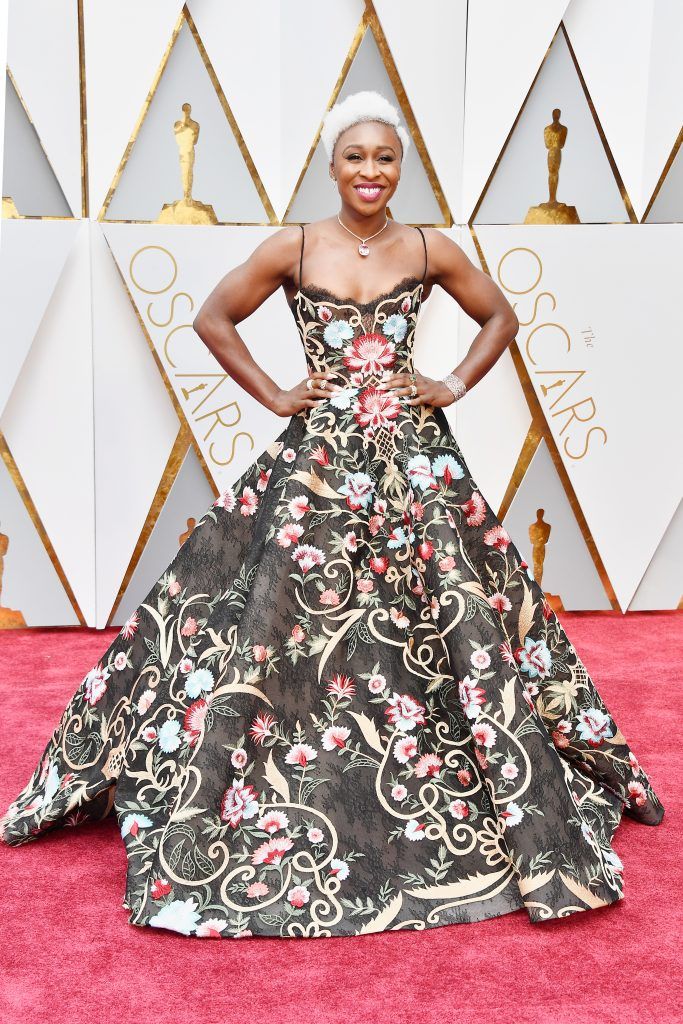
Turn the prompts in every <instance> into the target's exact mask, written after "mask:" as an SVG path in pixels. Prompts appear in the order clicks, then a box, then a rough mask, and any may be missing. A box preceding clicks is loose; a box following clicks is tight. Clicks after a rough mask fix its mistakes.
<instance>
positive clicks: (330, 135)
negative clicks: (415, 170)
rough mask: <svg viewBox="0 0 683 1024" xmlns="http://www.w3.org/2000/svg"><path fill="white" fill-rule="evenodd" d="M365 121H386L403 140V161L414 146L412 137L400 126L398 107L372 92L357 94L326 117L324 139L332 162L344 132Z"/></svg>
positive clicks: (324, 119)
mask: <svg viewBox="0 0 683 1024" xmlns="http://www.w3.org/2000/svg"><path fill="white" fill-rule="evenodd" d="M361 121H382V122H383V123H384V124H389V125H391V127H392V128H394V129H395V131H396V134H397V135H398V137H399V139H400V141H401V148H402V151H403V152H402V157H401V159H402V160H403V158H404V157H405V155H406V153H407V152H408V147H409V146H410V136H409V135H408V132H407V131H406V130H405V128H404V127H403V125H401V124H399V116H398V110H397V109H396V107H395V106H394V105H393V104H392V103H390V102H389V100H388V99H387V98H386V97H385V96H382V94H381V93H379V92H374V91H373V90H372V89H366V90H364V91H363V92H354V93H352V94H351V95H350V96H347V97H346V99H345V100H342V101H341V102H340V103H335V105H334V106H333V107H332V108H331V109H330V110H328V111H327V113H326V115H325V117H324V118H323V126H322V132H321V137H322V140H323V145H324V147H325V150H326V151H327V156H328V159H329V160H332V157H333V155H334V146H335V143H336V141H337V139H338V138H339V136H340V135H341V133H342V132H344V131H346V129H347V128H350V127H351V126H352V125H354V124H358V123H359V122H361Z"/></svg>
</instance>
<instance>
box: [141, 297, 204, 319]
mask: <svg viewBox="0 0 683 1024" xmlns="http://www.w3.org/2000/svg"><path fill="white" fill-rule="evenodd" d="M180 298H185V299H187V301H188V302H189V303H190V309H189V312H190V313H191V312H192V310H193V309H194V302H193V301H192V296H191V295H188V294H187V292H176V293H175V295H174V296H173V298H172V299H171V313H170V316H169V318H168V320H165V321H163V322H160V321H158V320H155V319H154V317H153V316H152V305H153V303H151V302H150V304H149V305H148V307H147V316H148V318H149V319H150V320H151V322H152V323H153V324H154V326H155V327H168V325H169V324H170V322H171V320H172V319H173V317H174V315H175V300H176V299H180Z"/></svg>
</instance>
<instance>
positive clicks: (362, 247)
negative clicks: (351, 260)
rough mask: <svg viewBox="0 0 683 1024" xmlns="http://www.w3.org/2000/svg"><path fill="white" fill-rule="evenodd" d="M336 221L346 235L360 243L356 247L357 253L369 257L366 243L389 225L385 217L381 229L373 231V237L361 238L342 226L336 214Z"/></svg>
mask: <svg viewBox="0 0 683 1024" xmlns="http://www.w3.org/2000/svg"><path fill="white" fill-rule="evenodd" d="M337 220H338V221H339V223H340V224H341V226H342V227H343V228H344V231H348V233H349V234H350V235H353V237H354V238H357V239H358V240H359V241H360V245H359V246H358V252H359V253H360V254H361V256H369V255H370V246H369V245H366V242H369V241H370V239H371V238H374V237H375V235H378V234H379V233H380V231H384V229H385V227H386V226H387V224H388V223H389V218H388V217H387V219H386V220H385V221H384V224H382V227H381V228H380V229H379V231H375V234H374V235H368V237H367V238H361V237H360V235H357V234H356V232H355V231H352V230H351V228H347V226H346V224H342V222H341V218H340V216H339V214H337Z"/></svg>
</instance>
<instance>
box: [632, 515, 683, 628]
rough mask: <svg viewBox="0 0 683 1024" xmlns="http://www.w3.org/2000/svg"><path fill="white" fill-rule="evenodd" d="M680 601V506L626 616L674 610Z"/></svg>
mask: <svg viewBox="0 0 683 1024" xmlns="http://www.w3.org/2000/svg"><path fill="white" fill-rule="evenodd" d="M681 600H683V504H681V505H679V506H678V509H677V510H676V512H675V514H674V517H673V519H672V520H671V522H670V523H669V526H668V529H667V531H666V533H665V534H664V536H663V537H662V539H661V541H660V544H659V547H658V548H657V550H656V551H655V553H654V555H653V556H652V561H651V562H650V564H649V565H648V567H647V569H646V571H645V575H644V576H643V578H642V580H641V581H640V583H639V584H638V589H637V590H636V592H635V594H634V595H633V600H632V601H631V603H630V605H629V606H628V610H629V611H630V612H640V611H650V610H656V609H660V608H678V607H679V606H680V603H681Z"/></svg>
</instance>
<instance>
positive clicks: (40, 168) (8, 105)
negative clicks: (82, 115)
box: [2, 70, 73, 217]
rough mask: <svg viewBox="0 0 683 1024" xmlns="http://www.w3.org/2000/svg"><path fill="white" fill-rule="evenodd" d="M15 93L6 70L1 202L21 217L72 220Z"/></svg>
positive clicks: (62, 195)
mask: <svg viewBox="0 0 683 1024" xmlns="http://www.w3.org/2000/svg"><path fill="white" fill-rule="evenodd" d="M17 89H18V86H17V85H16V84H15V82H13V81H12V79H11V77H10V73H9V70H8V71H7V74H6V75H5V123H4V136H5V148H4V151H3V165H2V184H3V198H8V199H11V200H12V203H13V204H14V209H15V210H16V214H18V215H19V216H20V217H72V216H73V212H72V210H71V208H70V207H69V203H68V201H67V198H66V196H65V195H64V190H63V189H62V186H61V184H60V182H59V179H58V178H57V175H56V174H55V172H54V169H53V167H52V165H51V164H50V161H49V158H48V156H47V153H46V152H45V149H44V148H43V144H42V142H41V140H40V137H39V135H38V133H37V132H36V128H35V125H34V124H33V121H32V120H31V114H30V111H27V109H26V107H25V105H24V103H23V102H22V99H21V97H20V92H19V91H17ZM16 214H15V216H16Z"/></svg>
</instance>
